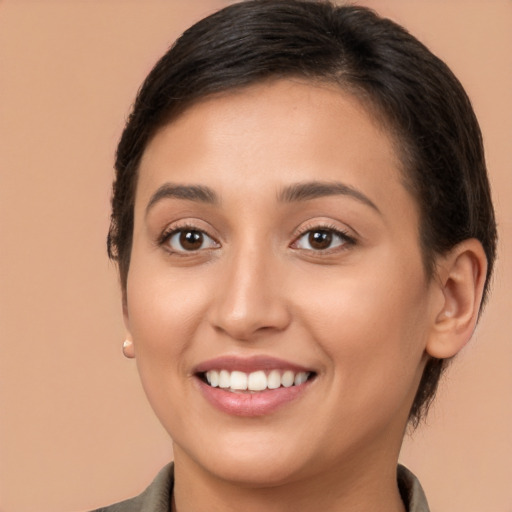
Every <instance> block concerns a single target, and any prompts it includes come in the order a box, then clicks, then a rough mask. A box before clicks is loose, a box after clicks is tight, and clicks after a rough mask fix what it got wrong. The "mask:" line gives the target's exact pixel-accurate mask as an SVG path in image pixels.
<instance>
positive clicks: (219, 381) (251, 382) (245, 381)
mask: <svg viewBox="0 0 512 512" xmlns="http://www.w3.org/2000/svg"><path fill="white" fill-rule="evenodd" d="M309 375H310V374H309V372H298V373H294V372H293V371H291V370H286V371H285V372H282V373H281V372H280V371H279V370H271V371H270V372H269V373H268V375H267V374H266V373H265V372H264V371H263V370H259V371H256V372H252V373H249V374H247V373H244V372H240V371H233V372H228V371H227V370H220V371H218V370H209V371H207V372H206V375H205V376H206V380H207V382H208V384H210V386H212V387H213V388H216V387H220V388H223V389H229V390H231V391H245V390H248V391H263V390H265V389H277V388H279V387H281V386H283V387H285V388H289V387H291V386H293V385H295V386H300V385H301V384H304V382H306V381H307V380H308V377H309Z"/></svg>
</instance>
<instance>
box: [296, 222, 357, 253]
mask: <svg viewBox="0 0 512 512" xmlns="http://www.w3.org/2000/svg"><path fill="white" fill-rule="evenodd" d="M353 243H354V240H353V238H351V237H349V236H348V235H346V234H344V233H343V232H341V231H338V230H336V229H321V228H318V229H310V230H309V231H306V232H305V233H303V234H302V235H301V236H300V237H299V238H298V239H297V240H296V242H294V244H293V247H294V248H295V249H305V250H307V251H326V250H329V249H335V248H337V247H339V248H342V247H343V246H345V245H347V244H353Z"/></svg>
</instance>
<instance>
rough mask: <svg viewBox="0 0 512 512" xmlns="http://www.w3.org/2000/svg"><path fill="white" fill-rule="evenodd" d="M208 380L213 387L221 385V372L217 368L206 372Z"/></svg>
mask: <svg viewBox="0 0 512 512" xmlns="http://www.w3.org/2000/svg"><path fill="white" fill-rule="evenodd" d="M206 380H207V381H208V384H210V386H211V387H212V388H216V387H217V386H218V385H219V372H217V371H215V370H211V371H209V372H206Z"/></svg>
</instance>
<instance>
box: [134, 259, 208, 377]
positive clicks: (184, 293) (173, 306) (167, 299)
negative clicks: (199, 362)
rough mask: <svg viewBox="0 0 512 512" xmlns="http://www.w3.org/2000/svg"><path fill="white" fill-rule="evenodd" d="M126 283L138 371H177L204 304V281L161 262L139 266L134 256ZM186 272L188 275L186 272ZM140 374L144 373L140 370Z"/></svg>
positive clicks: (182, 361) (183, 363)
mask: <svg viewBox="0 0 512 512" xmlns="http://www.w3.org/2000/svg"><path fill="white" fill-rule="evenodd" d="M134 260H135V261H134V264H133V266H132V269H133V271H132V272H131V273H130V274H129V277H128V285H127V298H128V300H127V313H128V319H129V320H128V324H129V330H130V333H131V334H132V336H133V341H134V345H135V351H136V357H137V363H138V365H139V369H140V370H144V368H145V366H148V367H149V366H150V365H151V371H153V370H156V369H158V368H162V367H165V368H164V369H165V370H166V371H167V370H168V369H169V368H167V367H169V366H173V367H174V369H175V368H176V366H178V368H179V371H180V372H181V371H185V370H184V369H182V368H181V366H184V365H185V364H186V363H187V361H186V359H184V358H183V357H182V354H183V353H186V349H187V346H188V344H189V343H190V342H191V340H192V339H193V336H194V332H195V331H196V330H197V328H198V325H199V324H200V322H201V319H202V318H204V312H205V311H206V309H207V307H208V306H207V305H208V300H209V299H208V294H207V291H206V290H207V288H206V287H205V285H204V280H202V279H201V277H200V276H198V275H197V274H198V272H197V270H196V272H195V275H192V273H187V272H179V273H176V272H172V271H170V269H169V267H168V265H165V262H163V263H159V262H158V261H156V262H155V261H152V262H151V264H148V265H145V266H142V265H139V264H138V261H137V258H134ZM189 274H190V275H189ZM141 377H143V378H144V375H143V374H142V372H141Z"/></svg>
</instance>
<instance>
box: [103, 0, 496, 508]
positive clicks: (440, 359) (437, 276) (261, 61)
mask: <svg viewBox="0 0 512 512" xmlns="http://www.w3.org/2000/svg"><path fill="white" fill-rule="evenodd" d="M116 170H117V175H116V182H115V184H114V193H113V201H112V207H113V210H112V224H111V230H110V233H109V241H108V242H109V252H110V255H111V257H112V258H114V259H115V260H116V261H117V262H118V264H119V271H120V277H121V286H122V291H123V307H124V317H125V323H126V329H127V339H126V341H125V343H124V353H125V355H126V356H127V357H135V358H136V361H137V365H138V369H139V373H140V376H141V380H142V384H143V386H144V389H145V391H146V394H147V396H148V399H149V401H150V403H151V405H152V407H153V409H154V410H155V413H156V414H157V416H158V418H159V419H160V421H161V422H162V424H163V425H164V427H165V428H166V429H167V431H168V432H169V435H170V436H171V437H172V439H173V448H174V455H175V458H174V464H173V465H170V466H168V467H167V468H165V469H164V470H162V472H161V473H160V474H159V476H158V477H157V479H156V480H155V482H154V483H153V484H152V485H151V486H150V487H149V488H148V490H147V491H146V492H145V493H143V494H142V495H141V496H139V497H137V498H134V499H132V500H128V501H126V502H123V503H121V504H117V505H113V506H112V507H107V508H106V509H101V510H112V511H135V510H145V511H155V512H156V511H164V510H165V511H168V510H177V511H178V512H187V511H197V510H222V511H227V510H249V511H252V510H254V511H259V510H276V511H277V510H279V511H280V510H292V509H293V510H353V511H356V510H357V511H365V510H386V511H397V512H398V511H404V510H408V511H410V512H418V511H427V510H428V505H427V502H426V499H425V497H424V494H423V492H422V490H421V486H420V485H419V483H418V482H417V480H416V479H415V478H414V476H413V475H412V474H411V473H410V472H409V471H408V470H406V469H405V468H403V467H399V468H398V471H397V460H398V454H399V450H400V446H401V442H402V438H403V433H404V430H405V428H406V426H407V424H408V423H409V422H410V423H411V424H412V425H417V423H418V422H419V421H420V419H421V418H422V416H423V415H424V414H425V413H426V411H427V409H428V405H429V404H430V402H431V400H432V398H433V396H434V394H435V390H436V387H437V383H438V380H439V377H440V375H441V373H442V371H443V369H444V368H445V366H446V363H447V361H449V360H450V359H451V358H452V357H454V356H455V355H456V354H457V353H458V352H459V351H460V349H461V348H462V347H463V346H464V345H465V344H466V343H467V341H468V340H469V338H470V337H471V334H472V332H473V330H474V328H475V325H476V322H477V319H478V316H479V312H480V308H481V304H482V302H483V300H484V299H485V295H486V292H487V285H488V282H489V277H490V275H491V272H492V266H493V261H494V256H495V243H496V228H495V221H494V213H493V208H492V203H491V198H490V192H489V185H488V180H487V174H486V168H485V162H484V157H483V149H482V142H481V136H480V131H479V128H478V124H477V121H476V119H475V116H474V113H473V111H472V109H471V105H470V103H469V100H468V99H467V96H466V95H465V93H464V91H463V89H462V87H461V86H460V84H459V82H458V81H457V80H456V78H455V77H454V76H453V74H452V73H451V72H450V71H449V70H448V68H447V67H446V66H445V65H444V64H443V63H442V62H441V61H440V60H439V59H437V58H436V57H435V56H433V55H432V54H431V53H430V52H429V51H428V50H427V49H426V48H425V47H424V46H423V45H421V43H419V42H418V41H417V40H416V39H414V38H413V37H412V36H410V35H409V34H408V33H407V32H405V30H403V29H402V28H401V27H399V26H397V25H396V24H394V23H392V22H391V21H389V20H385V19H381V18H379V17H378V16H377V15H375V14H374V13H372V12H371V11H369V10H367V9H364V8H361V7H354V6H341V7H336V6H333V5H331V4H328V3H324V2H310V1H299V0H278V1H274V0H272V1H269V0H256V1H249V2H244V3H240V4H235V5H232V6H230V7H227V8H226V9H223V10H222V11H219V12H218V13H216V14H214V15H212V16H210V17H208V18H206V19H204V20H202V21H201V22H199V23H197V24H196V25H194V26H193V27H192V28H190V29H189V30H188V31H186V32H185V33H184V34H183V36H182V37H181V38H180V39H179V40H178V41H177V42H176V44H175V45H174V46H173V48H172V49H171V50H170V51H169V52H168V53H167V54H166V55H165V56H164V57H163V58H162V59H161V60H160V61H159V62H158V63H157V65H156V66H155V68H154V69H153V71H152V72H151V73H150V74H149V76H148V78H147V79H146V81H145V83H144V85H143V87H142V89H141V90H140V92H139V95H138V97H137V100H136V102H135V105H134V109H133V113H132V115H131V116H130V119H129V120H128V123H127V125H126V128H125V131H124V133H123V135H122V138H121V141H120V143H119V147H118V153H117V160H116Z"/></svg>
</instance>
